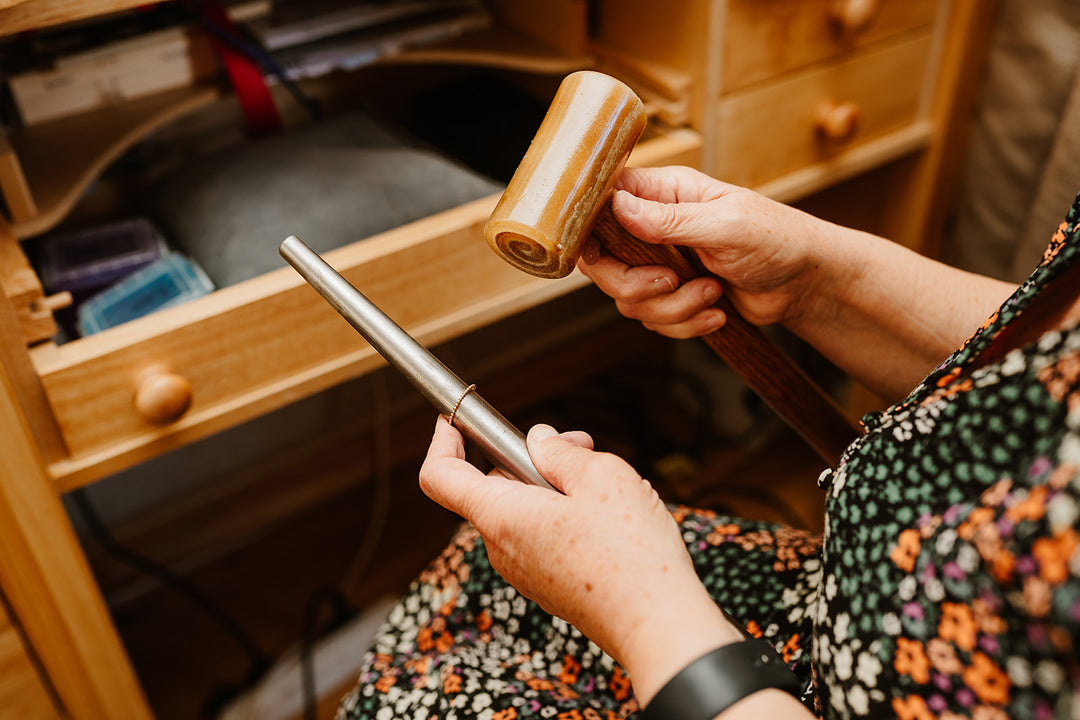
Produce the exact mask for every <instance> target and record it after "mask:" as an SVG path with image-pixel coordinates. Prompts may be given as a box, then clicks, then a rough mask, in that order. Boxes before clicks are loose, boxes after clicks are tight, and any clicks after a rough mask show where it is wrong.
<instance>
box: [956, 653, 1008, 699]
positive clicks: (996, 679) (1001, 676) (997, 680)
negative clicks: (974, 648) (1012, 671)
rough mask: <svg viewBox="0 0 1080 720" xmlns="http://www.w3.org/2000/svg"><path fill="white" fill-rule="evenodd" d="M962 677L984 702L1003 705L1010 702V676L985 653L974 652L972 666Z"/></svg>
mask: <svg viewBox="0 0 1080 720" xmlns="http://www.w3.org/2000/svg"><path fill="white" fill-rule="evenodd" d="M962 677H963V679H964V684H965V685H967V686H968V687H969V688H970V689H971V691H972V692H973V693H975V695H976V697H978V698H979V700H980V701H982V702H983V703H986V704H988V705H998V706H1001V705H1004V704H1005V703H1007V702H1009V676H1008V675H1006V674H1005V673H1004V672H1002V670H1001V668H999V667H998V666H997V665H996V664H995V663H994V661H993V660H991V659H990V658H989V657H988V656H987V655H986V654H985V653H981V652H976V653H972V655H971V666H970V667H968V668H966V669H965V670H964V673H963V676H962Z"/></svg>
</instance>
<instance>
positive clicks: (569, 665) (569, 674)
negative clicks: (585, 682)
mask: <svg viewBox="0 0 1080 720" xmlns="http://www.w3.org/2000/svg"><path fill="white" fill-rule="evenodd" d="M580 672H581V663H579V662H578V661H577V660H575V659H574V658H573V657H571V656H570V655H569V654H567V655H564V656H563V661H562V672H560V673H559V682H563V683H566V684H567V685H573V684H574V683H576V682H577V679H578V673H580Z"/></svg>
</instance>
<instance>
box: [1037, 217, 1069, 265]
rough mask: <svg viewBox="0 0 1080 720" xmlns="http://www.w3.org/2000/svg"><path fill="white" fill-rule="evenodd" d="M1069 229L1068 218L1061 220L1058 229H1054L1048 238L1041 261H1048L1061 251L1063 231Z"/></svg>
mask: <svg viewBox="0 0 1080 720" xmlns="http://www.w3.org/2000/svg"><path fill="white" fill-rule="evenodd" d="M1068 229H1069V222H1068V220H1063V221H1062V222H1061V224H1060V225H1058V229H1057V230H1055V231H1054V235H1053V236H1052V237H1051V238H1050V244H1049V245H1047V246H1046V249H1045V250H1043V262H1049V261H1051V260H1053V259H1054V257H1056V256H1057V254H1058V253H1059V252H1061V248H1063V247H1064V246H1065V232H1066V231H1067V230H1068Z"/></svg>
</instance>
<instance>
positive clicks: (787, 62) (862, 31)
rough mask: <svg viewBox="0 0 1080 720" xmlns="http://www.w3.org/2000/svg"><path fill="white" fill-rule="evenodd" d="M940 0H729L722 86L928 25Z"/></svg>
mask: <svg viewBox="0 0 1080 720" xmlns="http://www.w3.org/2000/svg"><path fill="white" fill-rule="evenodd" d="M941 5H942V3H941V1H940V0H728V2H727V19H726V23H725V26H724V41H723V42H724V52H723V71H722V80H721V85H720V91H721V92H724V93H727V92H732V91H734V90H737V89H739V88H743V87H746V86H748V85H752V84H754V83H757V82H761V81H762V80H767V79H769V78H773V77H776V76H777V75H780V74H782V73H786V72H789V71H792V70H796V69H798V68H802V67H806V66H807V65H810V64H812V63H816V62H820V61H822V60H829V59H832V58H836V57H839V56H841V55H843V54H845V53H847V52H850V51H851V50H853V49H857V48H862V47H867V46H869V45H871V44H874V43H878V42H881V41H883V40H886V39H889V38H894V37H897V36H899V35H901V34H903V33H908V32H911V31H913V30H918V29H920V28H922V29H926V28H929V27H930V26H931V25H932V24H933V22H934V20H935V19H936V16H937V14H938V9H939V7H940V6H941ZM848 23H851V24H850V25H849V24H848Z"/></svg>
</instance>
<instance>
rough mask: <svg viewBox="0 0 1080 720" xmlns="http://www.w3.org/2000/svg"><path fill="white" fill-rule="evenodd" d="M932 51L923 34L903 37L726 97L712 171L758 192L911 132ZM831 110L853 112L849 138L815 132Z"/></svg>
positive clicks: (918, 115) (927, 36) (917, 117)
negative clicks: (854, 117) (823, 115)
mask: <svg viewBox="0 0 1080 720" xmlns="http://www.w3.org/2000/svg"><path fill="white" fill-rule="evenodd" d="M931 46H932V35H931V33H929V32H926V33H920V34H918V35H915V36H914V37H906V36H905V38H904V39H902V40H900V41H898V42H894V43H889V44H886V45H885V46H884V47H879V46H875V47H873V48H869V49H867V50H864V51H860V52H857V53H853V54H851V55H848V56H846V57H845V58H844V59H843V60H842V61H838V62H832V63H824V64H819V65H815V66H813V67H811V68H808V69H806V70H802V71H799V72H796V73H789V74H787V75H784V76H783V77H782V78H780V79H778V80H775V81H773V82H770V83H766V84H762V85H759V86H755V87H753V88H749V89H747V90H744V91H741V92H738V93H732V94H731V95H728V96H726V97H724V98H723V99H721V100H719V101H718V103H719V104H718V108H717V124H716V140H715V142H714V145H713V149H712V151H711V152H712V158H711V160H712V162H711V163H710V165H709V168H710V171H711V172H713V173H714V174H716V175H717V176H718V177H720V178H722V179H724V180H726V181H728V182H732V183H736V184H739V185H746V186H750V187H760V186H762V185H763V184H765V183H767V182H769V181H773V180H775V179H777V178H780V177H782V176H784V175H786V174H788V173H793V172H796V171H800V170H803V169H805V168H807V167H811V166H815V165H821V164H827V163H831V162H835V161H837V160H839V159H840V158H842V157H843V156H844V155H845V154H847V153H850V152H853V151H857V150H858V149H859V148H860V147H861V146H863V145H866V144H868V143H873V142H875V141H878V140H880V139H882V138H885V137H887V136H889V135H890V134H892V133H899V132H902V131H905V130H907V129H909V128H911V127H912V126H913V125H915V124H916V123H917V121H919V120H920V118H921V117H922V114H923V110H922V105H923V102H922V101H923V95H924V93H923V89H924V82H925V81H926V79H927V67H928V63H929V61H930V55H931ZM830 103H831V104H833V105H834V106H836V105H843V104H846V103H852V104H853V106H854V108H856V110H857V117H858V120H857V124H856V125H855V127H854V130H853V132H852V133H851V134H850V136H848V137H845V138H843V139H839V140H837V139H829V138H827V137H825V136H824V135H823V133H822V132H821V130H820V128H819V126H818V115H819V113H820V112H821V111H822V110H823V109H824V108H826V107H827V104H830Z"/></svg>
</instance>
